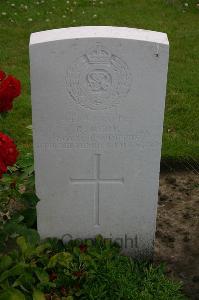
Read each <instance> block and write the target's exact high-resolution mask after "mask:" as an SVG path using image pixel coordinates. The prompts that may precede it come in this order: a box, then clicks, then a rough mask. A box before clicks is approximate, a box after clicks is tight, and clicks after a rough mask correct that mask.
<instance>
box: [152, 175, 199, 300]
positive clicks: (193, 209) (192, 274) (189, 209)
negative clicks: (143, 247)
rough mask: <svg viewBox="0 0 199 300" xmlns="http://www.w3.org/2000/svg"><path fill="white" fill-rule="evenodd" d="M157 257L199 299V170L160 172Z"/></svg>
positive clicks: (185, 290) (189, 293)
mask: <svg viewBox="0 0 199 300" xmlns="http://www.w3.org/2000/svg"><path fill="white" fill-rule="evenodd" d="M154 260H155V263H159V262H165V264H166V269H167V273H168V276H169V277H171V278H172V279H174V280H178V281H179V280H180V281H181V282H182V284H183V290H184V293H185V294H186V295H187V296H188V299H194V300H198V299H199V173H197V172H196V173H193V172H173V173H171V172H170V173H162V174H161V176H160V189H159V206H158V217H157V231H156V242H155V256H154Z"/></svg>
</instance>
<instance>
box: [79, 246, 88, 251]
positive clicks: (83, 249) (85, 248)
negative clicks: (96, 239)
mask: <svg viewBox="0 0 199 300" xmlns="http://www.w3.org/2000/svg"><path fill="white" fill-rule="evenodd" d="M79 249H80V252H82V253H84V252H86V250H87V246H86V245H85V244H81V245H79Z"/></svg>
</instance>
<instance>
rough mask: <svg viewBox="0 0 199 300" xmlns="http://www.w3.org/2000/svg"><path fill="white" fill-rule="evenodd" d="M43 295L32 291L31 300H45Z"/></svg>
mask: <svg viewBox="0 0 199 300" xmlns="http://www.w3.org/2000/svg"><path fill="white" fill-rule="evenodd" d="M45 299H46V298H45V295H44V293H42V292H41V291H39V290H34V292H33V300H45Z"/></svg>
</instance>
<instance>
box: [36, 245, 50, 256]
mask: <svg viewBox="0 0 199 300" xmlns="http://www.w3.org/2000/svg"><path fill="white" fill-rule="evenodd" d="M47 249H51V244H50V243H48V242H46V243H43V244H41V245H39V246H38V247H37V248H36V254H37V255H40V254H42V253H43V252H44V251H45V250H47Z"/></svg>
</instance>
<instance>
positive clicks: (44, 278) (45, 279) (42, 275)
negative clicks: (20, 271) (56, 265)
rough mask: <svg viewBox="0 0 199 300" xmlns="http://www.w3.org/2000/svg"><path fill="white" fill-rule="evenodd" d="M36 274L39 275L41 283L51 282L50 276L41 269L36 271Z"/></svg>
mask: <svg viewBox="0 0 199 300" xmlns="http://www.w3.org/2000/svg"><path fill="white" fill-rule="evenodd" d="M35 274H36V275H37V277H38V279H39V281H40V282H44V283H45V282H48V281H49V275H48V273H47V272H46V271H44V270H43V269H40V268H37V269H35Z"/></svg>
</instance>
